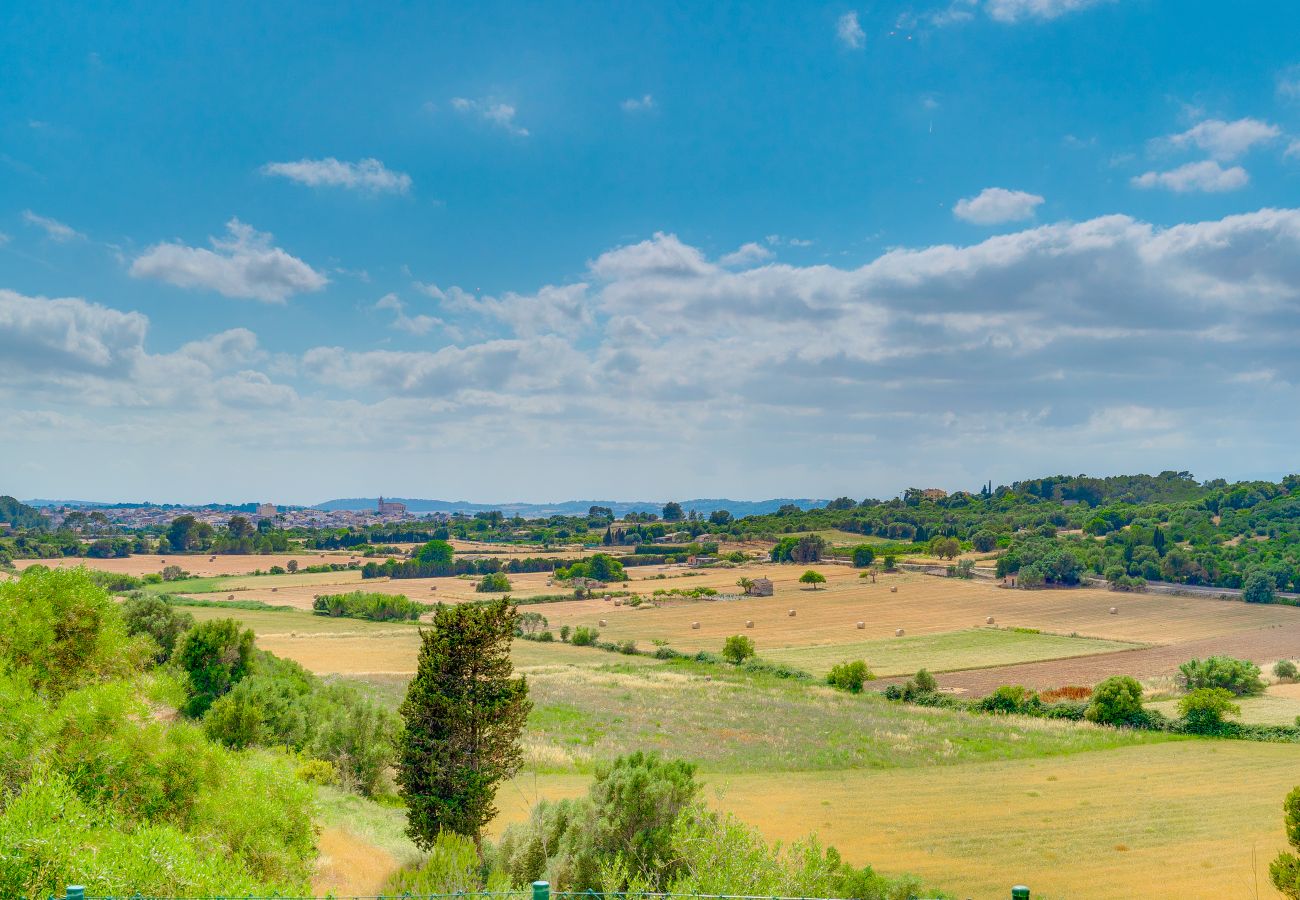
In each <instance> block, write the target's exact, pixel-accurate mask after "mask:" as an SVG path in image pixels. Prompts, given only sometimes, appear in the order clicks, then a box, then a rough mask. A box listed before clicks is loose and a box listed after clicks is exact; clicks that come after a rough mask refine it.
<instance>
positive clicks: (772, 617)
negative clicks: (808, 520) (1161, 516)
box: [539, 565, 1300, 652]
mask: <svg viewBox="0 0 1300 900" xmlns="http://www.w3.org/2000/svg"><path fill="white" fill-rule="evenodd" d="M805 568H807V567H805V566H789V565H784V566H781V565H763V566H745V567H743V568H740V569H731V570H708V569H704V570H699V571H701V572H703V573H705V574H704V575H702V576H701V577H698V578H667V579H664V580H656V579H651V580H647V581H638V580H636V579H635V578H634V580H633V581H632V584H631V590H634V591H636V592H638V593H640V594H642V595H643V596H644V595H648V594H650V593H651V592H652V591H653V590H654V589H655V588H663V589H671V588H683V589H687V588H692V587H699V586H706V587H714V588H716V589H719V590H723V589H728V590H736V588H735V587H734V585H735V582H736V579H737V578H739V577H740V576H741V575H745V576H748V577H751V578H754V577H759V576H764V577H768V578H771V579H772V581H773V582H774V585H775V595H774V596H773V597H751V598H744V599H739V600H725V601H717V600H713V601H710V600H690V601H685V600H672V599H671V598H665V600H664V603H665V605H664V606H663V607H662V608H657V609H634V608H632V607H629V606H627V605H623V606H618V607H616V606H614V604H613V603H612V602H605V601H602V600H599V599H596V600H583V601H573V602H568V603H554V604H547V605H546V606H545V607H539V609H541V610H542V612H543V614H544V615H545V616H546V617H547V618H548V619H549V620H550V622H551V625H552V627H558V626H559V625H563V624H568V625H588V626H595V625H596V624H597V621H598V620H599V619H605V620H606V622H607V623H608V624H607V625H606V626H605V627H604V628H601V633H602V635H603V636H607V637H608V638H609V639H610V640H626V639H629V638H631V639H634V640H638V641H644V642H646V643H647V644H648V643H649V642H650V641H651V640H654V639H659V640H664V641H667V643H668V644H669V645H670V646H672V647H675V648H677V649H679V650H692V651H694V650H716V649H717V648H718V647H720V646H721V644H722V639H723V638H725V637H726V636H727V635H731V634H737V633H748V634H751V636H752V637H753V638H754V640H755V642H756V643H757V644H758V646H759V648H760V652H761V651H762V648H765V647H766V648H771V649H776V648H778V647H805V646H811V645H821V644H850V643H856V642H859V641H862V640H864V639H870V638H884V637H892V636H893V635H894V632H895V630H896V629H898V628H902V629H904V631H905V632H906V634H937V633H940V632H947V631H955V630H961V629H967V628H976V627H979V626H982V625H984V624H985V620H986V618H987V617H988V616H993V617H994V620H995V622H996V624H997V625H1000V626H1004V627H1024V628H1037V629H1041V630H1043V631H1048V632H1052V633H1055V634H1071V633H1077V634H1079V635H1082V636H1084V637H1094V638H1104V639H1107V640H1114V641H1126V642H1131V643H1153V644H1154V643H1173V642H1179V641H1186V640H1195V639H1198V638H1211V637H1217V636H1220V635H1224V634H1231V633H1235V632H1239V631H1247V630H1252V629H1257V628H1263V627H1265V626H1268V625H1275V624H1290V623H1295V622H1300V610H1297V609H1294V608H1291V607H1285V606H1251V605H1248V604H1245V603H1239V602H1234V601H1225V600H1215V599H1209V598H1205V597H1174V596H1168V595H1159V594H1117V593H1113V592H1110V591H1103V590H1095V589H1091V588H1079V589H1075V590H1049V591H1020V590H1008V589H1005V588H1000V587H996V586H995V585H993V584H990V583H987V582H982V581H977V580H973V581H963V580H959V579H950V578H935V577H931V576H926V575H890V576H881V577H880V578H879V580H878V581H877V583H875V584H872V583H871V581H870V580H869V579H860V578H859V577H858V570H855V569H849V568H846V567H843V566H814V567H813V568H816V569H817V570H818V571H820V572H821V573H822V574H823V575H825V576H826V579H827V585H826V586H825V587H824V588H821V589H818V590H816V591H813V590H809V589H807V588H805V587H804V586H803V585H800V584H799V583H798V577H799V575H800V574H801V573H802V572H803V571H804V570H805ZM895 587H896V588H897V589H898V590H897V592H892V591H891V588H895ZM1112 606H1114V607H1117V608H1118V614H1117V615H1113V616H1112V615H1110V613H1109V610H1110V608H1111V607H1112ZM791 609H794V610H795V616H794V617H790V616H789V610H791ZM749 620H752V621H753V622H754V629H753V631H752V632H751V631H749V630H748V629H746V628H745V622H746V621H749ZM859 621H861V622H863V623H865V628H864V629H863V630H858V629H857V628H856V623H857V622H859ZM692 622H699V623H700V627H699V629H698V630H697V629H692V628H691V623H692Z"/></svg>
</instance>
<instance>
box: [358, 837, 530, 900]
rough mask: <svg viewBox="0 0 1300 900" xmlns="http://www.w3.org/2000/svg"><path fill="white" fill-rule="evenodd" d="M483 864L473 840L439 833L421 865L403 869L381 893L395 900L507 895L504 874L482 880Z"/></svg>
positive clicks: (507, 886) (394, 874) (395, 874)
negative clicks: (397, 899) (402, 899)
mask: <svg viewBox="0 0 1300 900" xmlns="http://www.w3.org/2000/svg"><path fill="white" fill-rule="evenodd" d="M482 868H483V866H482V862H481V861H480V859H479V854H478V848H477V847H476V846H475V845H474V841H473V839H472V838H468V837H465V836H464V835H460V834H453V833H451V832H449V831H443V832H439V834H438V836H437V837H436V838H434V840H433V844H432V845H431V846H430V847H429V851H428V853H427V854H426V855H425V857H424V859H423V860H422V861H421V862H420V864H419V865H417V866H415V867H413V868H406V869H400V870H398V871H397V872H395V873H393V875H392V876H391V877H390V878H389V879H388V883H387V884H385V885H384V889H383V891H382V893H384V894H391V895H394V896H398V895H400V896H413V895H414V896H425V895H448V894H454V893H457V892H464V893H477V892H479V891H483V890H488V891H505V890H507V889H509V887H510V885H509V883H508V881H507V879H506V877H505V874H504V873H499V874H497V875H496V877H495V879H487V880H485V879H484V878H483V874H482Z"/></svg>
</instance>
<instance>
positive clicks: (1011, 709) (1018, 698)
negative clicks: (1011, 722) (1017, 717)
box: [977, 684, 1043, 714]
mask: <svg viewBox="0 0 1300 900" xmlns="http://www.w3.org/2000/svg"><path fill="white" fill-rule="evenodd" d="M1042 703H1043V702H1042V700H1040V699H1039V697H1038V694H1036V693H1035V692H1033V691H1031V690H1030V689H1029V688H1027V687H1025V686H1023V685H1019V684H1004V685H1002V686H1001V687H1000V688H998V689H997V690H995V691H994V692H993V693H991V694H989V695H988V696H987V697H985V698H984V699H982V700H980V701H979V703H978V704H977V708H978V709H979V710H981V711H982V712H991V713H1004V714H1012V713H1024V714H1032V713H1034V712H1036V711H1038V710H1040V709H1041V708H1042Z"/></svg>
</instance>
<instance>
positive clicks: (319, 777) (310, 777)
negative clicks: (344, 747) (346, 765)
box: [293, 759, 339, 785]
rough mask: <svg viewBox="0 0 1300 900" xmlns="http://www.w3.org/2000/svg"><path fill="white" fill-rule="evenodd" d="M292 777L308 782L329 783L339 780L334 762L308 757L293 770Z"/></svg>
mask: <svg viewBox="0 0 1300 900" xmlns="http://www.w3.org/2000/svg"><path fill="white" fill-rule="evenodd" d="M293 774H294V777H295V778H297V779H298V780H299V781H305V782H307V783H308V784H321V785H331V784H336V783H337V782H338V780H339V776H338V772H337V771H335V769H334V764H333V763H332V762H330V761H329V760H327V759H308V760H305V761H304V762H303V763H302V764H301V765H299V766H298V768H296V769H294V770H293Z"/></svg>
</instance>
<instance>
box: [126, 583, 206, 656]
mask: <svg viewBox="0 0 1300 900" xmlns="http://www.w3.org/2000/svg"><path fill="white" fill-rule="evenodd" d="M122 619H123V621H124V622H125V623H126V630H127V631H128V632H129V633H130V634H144V635H148V636H149V637H150V638H151V639H152V640H153V642H154V644H156V645H157V647H158V651H157V652H156V653H155V654H154V661H155V662H160V663H163V662H166V661H167V660H168V659H170V658H171V655H172V652H173V651H175V649H176V642H177V640H179V639H180V636H181V635H182V634H184V633H185V632H186V631H189V630H190V629H191V628H193V627H194V617H193V616H192V615H190V614H189V613H187V612H184V611H180V610H177V609H176V608H174V607H173V606H171V604H169V603H167V601H165V600H163V599H162V598H161V597H159V596H158V595H156V594H142V593H138V594H134V595H132V596H130V597H128V598H127V599H126V600H125V602H123V603H122Z"/></svg>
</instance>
